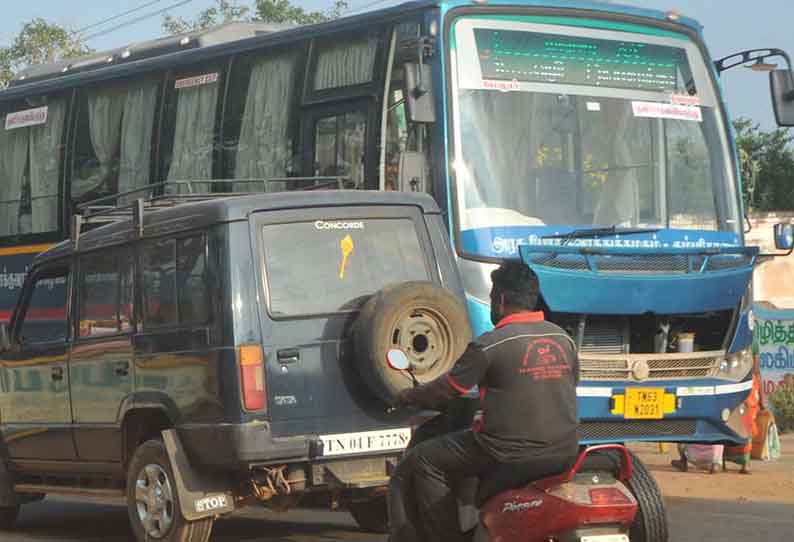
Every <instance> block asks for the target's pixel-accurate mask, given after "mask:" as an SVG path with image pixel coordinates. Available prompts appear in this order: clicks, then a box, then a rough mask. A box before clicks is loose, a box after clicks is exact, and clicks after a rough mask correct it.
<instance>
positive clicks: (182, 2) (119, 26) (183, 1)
mask: <svg viewBox="0 0 794 542" xmlns="http://www.w3.org/2000/svg"><path fill="white" fill-rule="evenodd" d="M190 2H193V0H180V1H179V2H176V3H174V4H171V5H169V6H166V7H164V8H162V9H158V10H157V11H152V12H150V13H147V14H145V15H141V16H140V17H135V18H134V19H130V20H129V21H124V22H123V23H120V24H117V25H116V26H113V27H110V28H107V29H105V30H100V31H99V32H96V33H94V34H90V35H88V36H85V37H84V38H83V41H89V40H92V39H94V38H98V37H100V36H105V35H107V34H110V33H113V32H115V31H116V30H121V29H122V28H125V27H127V26H130V25H133V24H137V23H139V22H141V21H145V20H146V19H151V18H152V17H156V16H158V15H162V14H163V13H165V12H167V11H169V10H172V9H174V8H178V7H181V6H184V5H185V4H189V3H190Z"/></svg>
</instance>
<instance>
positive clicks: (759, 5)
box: [0, 0, 794, 129]
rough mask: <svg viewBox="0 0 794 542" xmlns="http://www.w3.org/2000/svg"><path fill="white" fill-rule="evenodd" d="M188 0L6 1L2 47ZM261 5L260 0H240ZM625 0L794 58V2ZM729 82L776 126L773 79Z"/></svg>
mask: <svg viewBox="0 0 794 542" xmlns="http://www.w3.org/2000/svg"><path fill="white" fill-rule="evenodd" d="M178 2H180V0H24V1H18V0H0V5H1V6H2V11H3V17H2V18H1V19H0V45H7V44H8V43H9V42H10V41H11V39H13V37H14V35H15V34H16V33H18V32H19V30H20V28H21V27H22V24H24V22H26V21H29V20H30V19H32V18H34V17H43V18H44V19H47V20H48V21H51V22H56V23H58V24H61V25H65V26H68V27H70V28H72V29H82V28H85V27H87V26H89V25H93V24H95V23H97V22H99V21H102V20H104V19H107V18H109V17H113V16H115V15H118V14H120V13H123V12H125V11H128V10H130V9H134V8H137V7H139V6H143V5H146V4H151V5H150V6H148V7H145V8H143V9H140V10H139V11H136V12H135V13H134V14H131V15H129V16H127V17H125V18H121V19H117V20H115V21H112V22H110V23H107V24H106V25H104V26H98V27H94V28H90V29H87V30H86V31H85V32H84V36H87V37H88V36H91V35H92V34H93V33H97V32H100V31H103V30H112V28H113V27H114V26H115V25H117V24H119V23H123V22H126V21H130V20H133V19H135V18H138V17H141V16H145V15H148V14H151V13H154V12H156V11H158V10H161V9H163V8H167V7H168V6H171V5H174V4H177V3H178ZM181 2H186V3H185V4H184V5H182V6H179V7H176V8H174V9H171V10H170V11H169V13H170V14H172V15H182V16H188V17H189V16H191V15H194V14H196V13H198V12H199V11H201V10H202V9H205V8H207V7H209V6H211V5H213V4H214V0H181ZM238 3H240V4H253V1H252V0H238ZM293 3H295V4H297V5H300V6H302V7H304V8H306V9H310V10H323V9H326V8H327V7H328V6H330V5H331V3H332V2H331V0H293ZM396 3H399V0H380V2H378V0H349V4H350V10H349V11H350V12H355V11H357V10H360V9H362V8H367V6H372V9H377V8H380V7H385V6H389V5H393V4H396ZM623 3H629V4H632V5H637V6H643V7H649V8H656V9H662V10H669V9H677V10H679V11H680V12H681V13H683V14H684V15H688V16H691V17H693V18H695V19H698V20H699V21H700V22H701V24H703V25H704V26H705V35H706V44H707V45H708V47H709V50H710V51H711V54H712V56H713V57H714V58H721V57H723V56H726V55H728V54H731V53H735V52H737V51H740V50H744V49H751V48H758V47H777V48H780V49H784V50H786V51H788V52H789V53H790V54H792V55H794V0H755V1H753V2H748V1H746V0H623ZM162 18H163V15H162V14H158V15H154V16H152V17H149V18H146V19H144V20H141V21H140V22H137V23H135V24H130V25H129V26H126V27H124V28H121V29H118V30H113V31H112V32H108V33H106V34H104V35H100V36H96V37H93V38H91V39H90V40H89V41H88V44H89V45H90V46H91V47H93V48H95V49H97V50H105V49H113V48H116V47H119V46H123V45H126V44H128V43H133V42H136V41H143V40H147V39H151V38H154V37H157V36H160V35H162V26H161V23H162ZM723 84H724V87H725V91H726V96H727V100H728V106H729V110H730V112H731V115H732V116H733V117H749V118H751V119H753V120H754V121H755V122H757V123H759V124H761V126H762V127H764V128H765V129H771V128H773V127H774V115H773V113H772V105H771V101H770V97H769V81H768V78H767V76H765V75H764V74H759V73H755V72H752V71H750V70H746V69H744V68H735V69H734V70H731V71H730V72H727V73H725V74H724V78H723Z"/></svg>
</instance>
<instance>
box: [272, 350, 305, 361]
mask: <svg viewBox="0 0 794 542" xmlns="http://www.w3.org/2000/svg"><path fill="white" fill-rule="evenodd" d="M276 357H277V358H278V362H279V363H283V364H285V365H286V364H288V363H298V362H299V361H300V360H301V353H300V350H298V349H297V348H285V349H284V350H279V351H278V352H276Z"/></svg>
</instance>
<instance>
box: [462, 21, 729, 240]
mask: <svg viewBox="0 0 794 542" xmlns="http://www.w3.org/2000/svg"><path fill="white" fill-rule="evenodd" d="M660 34H662V33H661V32H654V34H653V35H646V34H644V33H642V34H640V33H634V32H623V31H614V30H597V29H590V28H583V27H574V26H570V27H568V26H565V27H564V26H552V25H547V24H537V23H534V22H529V20H528V19H523V18H517V17H512V18H510V17H503V18H489V19H478V18H462V19H459V20H458V21H457V22H456V23H455V27H454V36H455V48H456V50H455V51H454V52H453V55H452V58H453V63H452V67H453V74H454V79H453V90H454V104H453V112H454V113H453V114H454V117H453V121H454V122H453V126H454V134H455V156H456V158H455V161H454V163H453V167H454V172H455V176H456V182H457V187H458V189H457V191H456V193H457V208H458V217H459V222H460V227H461V229H462V230H468V229H480V228H493V227H506V226H554V227H557V226H563V227H571V228H579V227H593V226H596V227H597V226H621V227H648V228H670V229H681V230H701V231H703V230H706V231H715V232H730V233H732V234H737V233H738V228H739V225H740V220H739V207H738V199H737V192H736V179H735V176H734V173H733V170H732V167H731V162H730V159H729V157H730V148H729V146H728V140H727V138H726V130H725V127H724V123H723V119H722V116H721V112H720V109H719V107H718V100H717V96H716V93H715V90H714V88H713V85H712V82H711V80H710V78H709V76H708V72H707V71H706V64H705V63H704V61H703V58H702V55H701V53H700V51H699V49H698V48H697V47H696V46H695V44H694V43H692V42H691V41H690V40H689V39H687V38H685V37H684V36H682V35H677V34H669V35H667V34H662V35H660Z"/></svg>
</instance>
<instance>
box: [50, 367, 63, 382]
mask: <svg viewBox="0 0 794 542" xmlns="http://www.w3.org/2000/svg"><path fill="white" fill-rule="evenodd" d="M50 376H51V377H52V380H53V382H60V381H61V380H63V367H53V368H52V370H51V372H50Z"/></svg>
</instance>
